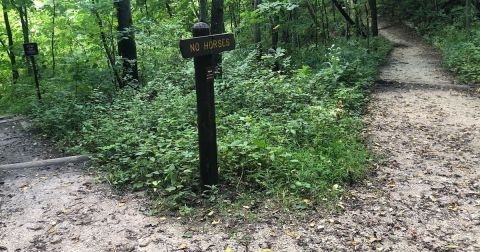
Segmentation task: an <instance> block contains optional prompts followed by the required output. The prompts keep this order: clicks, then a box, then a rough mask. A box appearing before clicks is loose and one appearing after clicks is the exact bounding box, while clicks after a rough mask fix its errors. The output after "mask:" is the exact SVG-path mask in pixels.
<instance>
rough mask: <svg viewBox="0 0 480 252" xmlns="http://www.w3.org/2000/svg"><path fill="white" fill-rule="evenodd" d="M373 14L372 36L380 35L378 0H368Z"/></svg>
mask: <svg viewBox="0 0 480 252" xmlns="http://www.w3.org/2000/svg"><path fill="white" fill-rule="evenodd" d="M368 5H369V7H370V16H371V20H372V21H371V25H370V26H371V28H370V29H371V32H372V36H374V37H376V36H378V12H377V0H368Z"/></svg>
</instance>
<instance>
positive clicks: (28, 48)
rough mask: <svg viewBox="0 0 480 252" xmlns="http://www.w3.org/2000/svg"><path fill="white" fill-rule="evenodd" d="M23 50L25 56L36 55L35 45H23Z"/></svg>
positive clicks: (36, 48)
mask: <svg viewBox="0 0 480 252" xmlns="http://www.w3.org/2000/svg"><path fill="white" fill-rule="evenodd" d="M23 50H24V51H25V56H34V55H38V45H37V43H25V44H23Z"/></svg>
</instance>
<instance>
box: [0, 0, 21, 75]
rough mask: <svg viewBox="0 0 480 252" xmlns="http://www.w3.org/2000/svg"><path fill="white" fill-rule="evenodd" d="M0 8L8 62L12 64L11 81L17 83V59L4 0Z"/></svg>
mask: <svg viewBox="0 0 480 252" xmlns="http://www.w3.org/2000/svg"><path fill="white" fill-rule="evenodd" d="M2 10H3V20H4V21H5V30H6V31H7V39H8V57H9V58H10V63H11V65H12V80H13V83H14V84H15V83H17V80H18V77H19V75H18V69H17V60H16V58H15V52H14V51H13V35H12V28H11V26H10V20H9V19H8V9H7V3H6V0H2Z"/></svg>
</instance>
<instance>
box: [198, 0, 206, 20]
mask: <svg viewBox="0 0 480 252" xmlns="http://www.w3.org/2000/svg"><path fill="white" fill-rule="evenodd" d="M199 1H200V22H207V19H208V10H207V0H199Z"/></svg>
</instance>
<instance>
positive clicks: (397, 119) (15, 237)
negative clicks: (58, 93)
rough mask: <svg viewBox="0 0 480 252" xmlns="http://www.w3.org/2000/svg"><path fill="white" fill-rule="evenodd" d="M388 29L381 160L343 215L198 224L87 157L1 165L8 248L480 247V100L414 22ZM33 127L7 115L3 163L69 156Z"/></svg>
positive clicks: (374, 129)
mask: <svg viewBox="0 0 480 252" xmlns="http://www.w3.org/2000/svg"><path fill="white" fill-rule="evenodd" d="M382 26H384V27H387V24H382ZM381 34H382V35H383V36H385V37H386V38H388V39H389V40H391V41H392V42H393V43H394V44H395V48H394V50H393V52H392V54H391V57H390V62H389V63H388V64H387V65H385V66H384V67H383V68H382V69H381V73H380V76H379V81H378V82H377V85H376V87H375V90H374V93H373V95H372V100H371V102H370V104H369V106H368V108H367V110H368V113H367V115H366V119H365V120H366V122H367V125H368V128H367V130H366V135H367V139H368V143H369V145H370V147H371V149H372V150H374V151H375V152H376V153H377V154H379V155H380V156H381V157H382V158H381V161H380V162H379V163H378V164H377V165H376V167H375V168H374V169H373V171H372V174H371V176H369V177H368V179H367V180H366V181H364V182H362V183H361V184H358V185H356V186H354V187H352V188H348V190H347V193H346V196H345V198H344V199H343V200H342V207H343V208H344V211H340V212H326V211H318V212H316V213H313V214H309V215H307V216H306V217H305V218H302V219H296V218H293V217H292V218H288V216H287V217H285V216H284V215H281V216H275V214H271V215H270V216H268V217H266V218H260V219H259V220H258V221H257V222H255V223H248V222H241V223H239V222H237V221H236V220H235V219H233V218H232V219H231V220H229V219H223V220H221V221H220V223H218V224H216V223H215V222H214V223H213V224H212V220H211V219H208V220H206V221H195V222H193V223H190V222H188V221H183V220H178V219H176V218H172V217H166V218H165V217H161V216H150V215H149V214H148V202H147V200H146V197H145V196H144V195H142V194H141V193H125V194H123V193H120V192H116V191H114V190H112V189H111V188H110V187H109V185H106V184H101V183H97V181H96V178H95V176H94V175H93V174H91V173H89V171H88V169H85V168H86V167H85V164H68V165H63V166H48V167H41V168H31V169H23V170H0V251H11V252H13V251H228V250H231V251H355V250H356V251H368V250H379V251H454V250H458V251H480V98H479V97H478V95H477V94H475V92H474V91H471V90H470V89H469V88H468V87H464V86H460V84H457V83H456V80H455V78H454V77H453V76H452V75H451V74H449V73H448V72H446V71H445V70H444V69H443V68H442V67H441V63H440V57H439V55H438V54H437V53H436V51H434V50H432V49H431V48H430V47H429V46H427V45H426V44H424V43H423V42H422V41H421V39H420V38H419V37H418V36H417V35H416V34H415V33H413V32H411V31H410V30H409V29H407V28H405V27H403V26H401V25H393V26H392V25H388V28H384V29H381ZM24 124H25V121H23V119H19V120H10V121H5V122H2V121H1V120H0V164H9V163H17V162H26V161H32V160H41V159H49V158H53V157H60V156H62V154H61V153H57V152H55V151H54V148H53V147H52V146H51V145H49V144H46V143H44V142H43V141H39V140H36V139H35V137H34V136H32V135H30V134H29V133H27V132H25V131H24V130H22V129H23V126H22V125H24ZM246 211H248V210H246ZM251 211H254V210H251ZM227 224H229V226H228V227H227V226H226V225H227ZM268 249H271V250H268Z"/></svg>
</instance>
